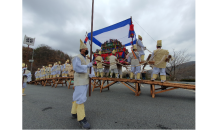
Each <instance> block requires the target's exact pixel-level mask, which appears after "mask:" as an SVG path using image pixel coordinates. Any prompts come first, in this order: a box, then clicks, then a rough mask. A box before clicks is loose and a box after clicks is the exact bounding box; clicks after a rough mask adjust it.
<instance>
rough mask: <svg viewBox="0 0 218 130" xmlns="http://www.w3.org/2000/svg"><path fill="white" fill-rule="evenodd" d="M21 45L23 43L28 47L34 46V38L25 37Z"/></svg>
mask: <svg viewBox="0 0 218 130" xmlns="http://www.w3.org/2000/svg"><path fill="white" fill-rule="evenodd" d="M23 43H24V44H27V45H30V46H34V43H35V38H31V37H27V36H26V35H25V36H24V40H23Z"/></svg>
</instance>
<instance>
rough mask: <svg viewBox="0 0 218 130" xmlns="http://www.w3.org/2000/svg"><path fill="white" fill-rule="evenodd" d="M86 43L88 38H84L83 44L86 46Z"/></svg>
mask: <svg viewBox="0 0 218 130" xmlns="http://www.w3.org/2000/svg"><path fill="white" fill-rule="evenodd" d="M87 41H88V37H87V36H86V38H85V40H84V43H85V44H86V42H87Z"/></svg>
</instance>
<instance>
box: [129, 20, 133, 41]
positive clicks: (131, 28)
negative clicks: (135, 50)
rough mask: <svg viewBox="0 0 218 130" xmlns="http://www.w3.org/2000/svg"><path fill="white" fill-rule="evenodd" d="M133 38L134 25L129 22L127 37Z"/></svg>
mask: <svg viewBox="0 0 218 130" xmlns="http://www.w3.org/2000/svg"><path fill="white" fill-rule="evenodd" d="M130 37H131V38H133V37H134V25H133V24H132V22H131V24H130V25H129V36H128V38H130Z"/></svg>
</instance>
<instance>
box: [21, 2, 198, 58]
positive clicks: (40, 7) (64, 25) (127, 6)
mask: <svg viewBox="0 0 218 130" xmlns="http://www.w3.org/2000/svg"><path fill="white" fill-rule="evenodd" d="M22 4H23V6H22V9H23V10H22V14H23V16H22V28H23V30H22V36H23V37H24V35H27V36H29V37H35V38H36V41H35V46H34V47H33V48H36V47H37V46H38V45H40V44H46V45H49V46H51V47H52V48H53V49H59V50H62V51H63V52H65V53H67V54H69V55H72V56H74V55H76V54H78V53H79V45H80V42H79V40H80V39H81V40H82V41H84V39H85V33H86V32H88V33H89V32H90V31H91V8H92V1H91V0H23V3H22ZM94 4H95V5H94V22H93V30H94V31H95V30H98V29H101V28H104V27H107V26H110V25H113V24H115V23H118V22H121V21H123V20H125V19H128V18H130V16H132V18H133V24H134V29H135V32H136V34H137V35H138V34H139V35H141V36H142V37H143V43H144V45H145V46H146V47H147V48H148V49H149V50H150V51H153V50H155V48H156V41H157V40H162V48H163V49H168V50H169V52H170V53H171V52H172V50H173V48H174V49H175V50H182V49H188V52H189V53H190V54H191V55H192V58H191V60H192V61H194V60H195V1H194V0H95V2H94ZM137 23H138V24H139V25H140V26H141V27H142V28H143V29H144V30H145V31H146V32H147V33H148V34H149V35H150V36H151V37H152V38H151V37H150V36H149V35H148V34H147V33H146V32H145V31H144V30H143V29H142V28H141V27H140V26H139V25H138V24H137ZM137 37H138V36H137ZM153 39H154V40H155V41H154V40H153ZM88 48H89V47H88ZM99 48H100V47H98V46H97V45H93V51H95V50H96V49H99ZM127 48H128V49H129V50H130V47H127ZM148 54H149V52H148V51H145V57H146V58H147V56H148Z"/></svg>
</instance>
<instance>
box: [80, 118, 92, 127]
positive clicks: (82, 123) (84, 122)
mask: <svg viewBox="0 0 218 130" xmlns="http://www.w3.org/2000/svg"><path fill="white" fill-rule="evenodd" d="M79 125H80V126H81V127H82V128H83V129H90V127H91V126H90V124H89V123H88V121H87V120H86V118H85V117H84V119H83V120H81V121H79Z"/></svg>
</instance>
